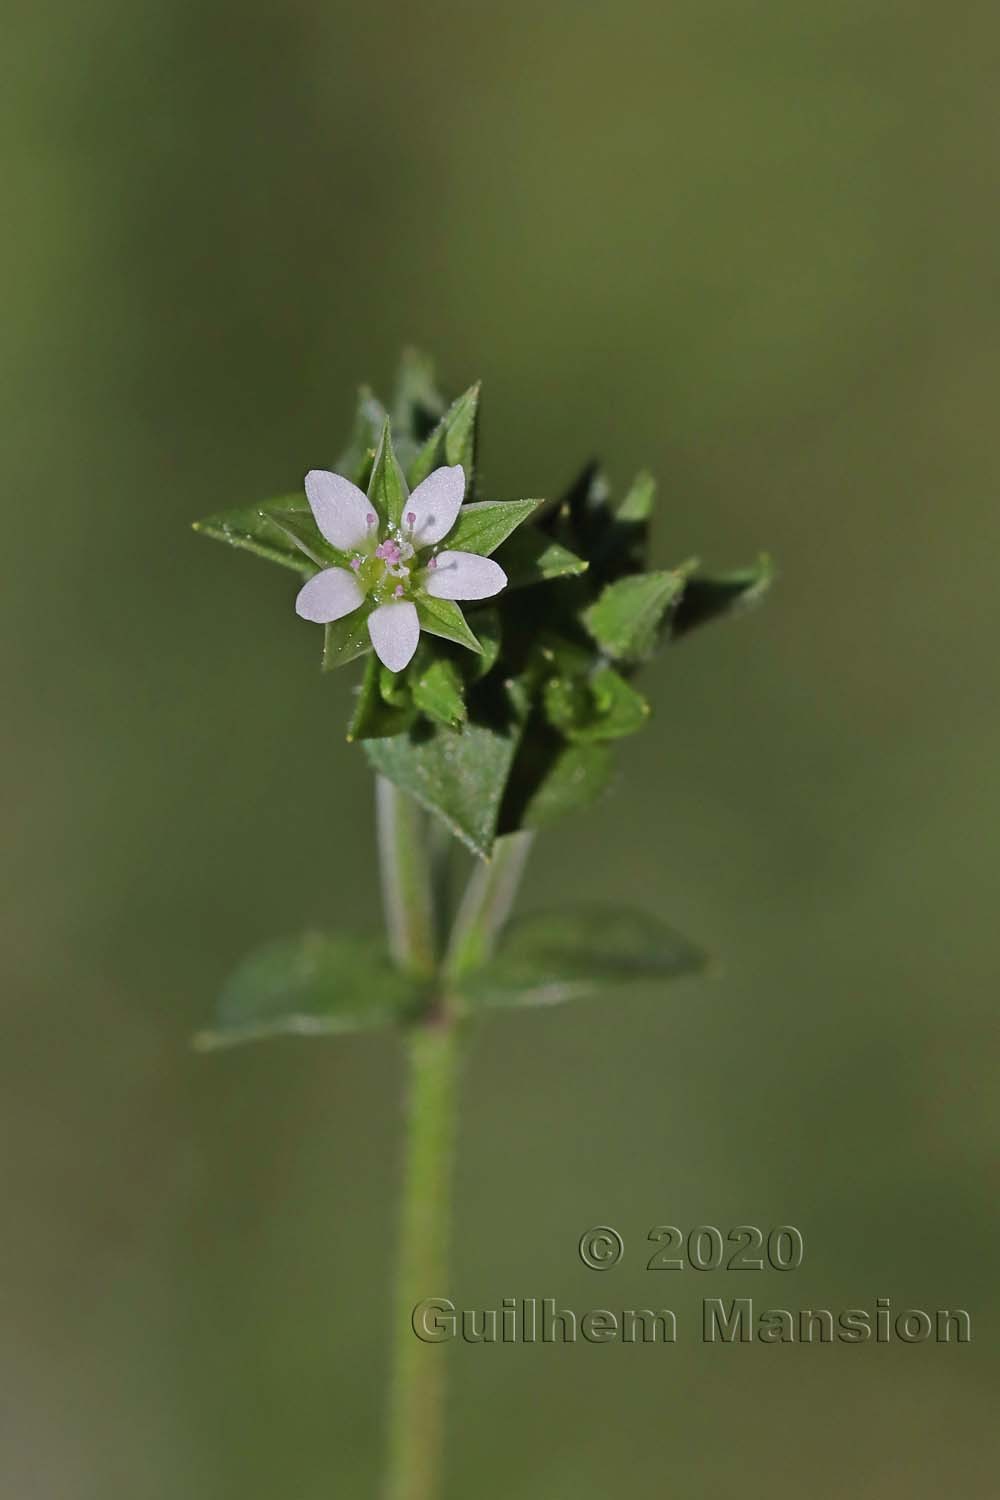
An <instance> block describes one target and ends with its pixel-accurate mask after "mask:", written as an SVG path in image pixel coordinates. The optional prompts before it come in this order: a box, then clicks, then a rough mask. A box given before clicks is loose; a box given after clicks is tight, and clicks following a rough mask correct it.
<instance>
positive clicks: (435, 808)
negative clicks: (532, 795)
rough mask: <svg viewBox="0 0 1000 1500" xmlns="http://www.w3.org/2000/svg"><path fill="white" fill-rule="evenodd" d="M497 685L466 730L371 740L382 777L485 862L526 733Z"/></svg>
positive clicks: (480, 700)
mask: <svg viewBox="0 0 1000 1500" xmlns="http://www.w3.org/2000/svg"><path fill="white" fill-rule="evenodd" d="M491 681H492V680H487V681H485V682H483V683H482V684H480V686H479V688H477V690H476V695H475V697H476V705H475V711H474V713H473V704H472V700H471V699H470V705H469V712H470V718H469V722H468V723H466V725H465V727H464V728H463V729H462V730H461V731H458V730H454V729H446V728H444V727H443V726H442V725H429V724H427V723H426V721H423V722H421V723H419V724H417V725H415V726H414V728H413V729H411V730H410V732H409V733H408V734H398V735H394V736H392V737H391V738H388V739H379V740H366V741H365V753H366V754H367V756H368V759H369V761H370V762H371V764H372V766H373V767H374V768H375V770H376V771H379V772H381V774H382V775H383V776H387V777H388V778H389V780H390V781H393V782H395V783H396V785H397V786H399V787H402V789H403V791H404V792H409V793H410V795H411V796H413V797H416V799H417V801H418V802H420V803H421V804H422V806H424V807H426V808H427V809H428V810H429V811H430V812H432V813H435V814H436V815H437V816H438V817H439V818H441V819H442V820H443V821H444V822H445V823H446V824H447V826H448V827H449V828H450V829H451V831H452V833H453V834H454V835H455V836H456V838H459V839H461V840H462V842H463V843H464V844H466V845H467V846H468V847H469V848H470V849H471V850H472V852H473V853H474V854H478V855H480V856H482V857H483V858H487V857H488V856H489V852H490V850H491V849H492V847H493V841H494V839H495V837H496V832H497V824H498V821H499V817H500V806H501V802H502V799H503V795H504V789H505V787H506V785H507V778H508V777H509V775H510V771H511V766H512V765H513V762H514V756H515V754H516V751H517V747H518V744H519V742H520V739H521V734H522V732H523V720H522V719H521V717H520V716H519V714H518V713H516V712H515V711H514V709H513V707H512V705H511V703H510V701H509V699H508V698H507V697H506V695H504V694H503V693H501V692H497V691H495V690H491Z"/></svg>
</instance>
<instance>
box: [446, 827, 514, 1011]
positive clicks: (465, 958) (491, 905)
mask: <svg viewBox="0 0 1000 1500" xmlns="http://www.w3.org/2000/svg"><path fill="white" fill-rule="evenodd" d="M533 840H534V834H532V833H510V834H508V835H507V837H506V838H502V839H497V841H496V844H495V845H494V848H493V858H492V859H491V860H490V861H489V862H488V863H487V864H481V865H479V866H478V867H477V868H476V870H475V871H474V873H473V875H472V877H471V879H470V880H469V883H468V885H467V886H466V888H465V895H464V896H463V897H462V902H461V905H460V906H459V908H458V913H457V915H456V917H455V923H454V926H453V927H452V930H451V938H450V940H449V943H448V949H447V952H446V953H445V957H444V966H443V967H444V973H445V975H446V976H447V978H448V979H449V980H450V981H454V980H456V979H461V978H462V976H463V975H464V974H469V973H471V972H472V971H473V970H474V969H478V968H479V967H480V965H482V964H484V963H486V961H487V960H488V959H489V957H490V956H491V954H492V952H493V949H494V947H495V945H496V941H497V938H498V937H499V935H500V932H501V930H502V928H503V925H504V923H505V922H506V921H507V918H508V917H509V916H510V913H511V908H512V907H513V905H514V898H515V896H516V895H517V889H518V886H519V885H520V883H521V877H522V875H523V874H524V867H525V864H526V863H527V860H528V855H529V854H530V853H531V845H532V842H533Z"/></svg>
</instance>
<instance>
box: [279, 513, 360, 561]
mask: <svg viewBox="0 0 1000 1500" xmlns="http://www.w3.org/2000/svg"><path fill="white" fill-rule="evenodd" d="M271 520H272V521H273V522H274V525H275V526H277V527H278V528H279V530H281V531H283V532H284V533H285V535H286V536H287V537H288V539H289V541H290V542H292V544H293V545H294V546H296V547H297V548H298V549H299V551H300V552H301V553H303V555H304V556H305V557H307V558H308V559H309V561H310V562H311V563H315V565H316V567H317V568H346V567H347V565H348V563H349V560H350V559H349V558H348V557H347V556H346V555H345V553H343V552H340V551H338V549H337V548H336V547H331V546H330V543H329V542H328V541H327V540H326V537H325V536H324V535H323V533H322V532H321V531H320V529H319V527H318V526H317V525H316V522H315V521H314V520H313V515H312V511H310V510H304V511H293V510H284V511H279V510H275V511H273V512H272V513H271Z"/></svg>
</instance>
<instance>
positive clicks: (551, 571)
mask: <svg viewBox="0 0 1000 1500" xmlns="http://www.w3.org/2000/svg"><path fill="white" fill-rule="evenodd" d="M497 562H498V563H499V564H500V566H501V568H503V570H504V572H505V573H506V574H507V587H508V588H509V589H522V588H526V587H528V585H530V584H533V583H545V582H547V581H548V580H549V579H551V578H573V577H577V576H579V575H580V574H581V573H586V571H587V563H586V561H585V560H584V559H583V558H582V557H577V555H576V553H575V552H570V551H569V549H568V548H567V547H563V546H561V545H560V543H559V542H554V541H553V540H552V538H551V537H550V536H547V535H546V534H545V533H544V532H543V531H538V530H536V528H535V527H534V526H525V527H523V528H522V529H521V530H520V531H516V532H515V533H514V535H513V536H512V537H510V539H509V540H508V541H506V542H504V543H503V545H502V547H501V548H500V550H499V552H498V554H497Z"/></svg>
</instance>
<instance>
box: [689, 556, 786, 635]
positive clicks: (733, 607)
mask: <svg viewBox="0 0 1000 1500" xmlns="http://www.w3.org/2000/svg"><path fill="white" fill-rule="evenodd" d="M774 578H775V569H774V564H773V562H772V561H771V558H770V557H769V556H768V555H767V553H766V552H764V553H761V555H760V557H759V559H758V560H757V562H756V564H755V565H754V566H753V567H751V568H740V569H736V570H734V571H733V572H731V573H698V572H695V573H693V574H692V575H691V577H689V578H688V580H687V585H686V587H685V590H684V596H683V598H682V599H681V601H680V603H679V604H678V606H677V608H676V610H675V611H674V614H673V617H672V619H671V622H670V633H671V635H672V636H679V635H686V634H687V632H688V631H689V630H693V629H694V628H695V627H696V626H698V625H704V624H706V623H707V622H708V621H709V620H714V619H717V618H718V617H719V616H720V615H725V614H729V613H731V612H734V611H741V610H745V609H752V608H753V606H754V605H756V604H759V603H760V602H761V600H762V599H763V598H764V596H765V594H766V593H767V592H768V590H769V589H770V587H771V585H772V583H773V582H774Z"/></svg>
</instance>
